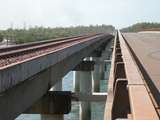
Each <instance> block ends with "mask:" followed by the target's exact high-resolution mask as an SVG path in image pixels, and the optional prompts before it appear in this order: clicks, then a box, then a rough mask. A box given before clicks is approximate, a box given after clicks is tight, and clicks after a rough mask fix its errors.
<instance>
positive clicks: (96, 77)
mask: <svg viewBox="0 0 160 120" xmlns="http://www.w3.org/2000/svg"><path fill="white" fill-rule="evenodd" d="M100 71H101V70H100V65H99V64H95V65H94V71H93V72H92V92H99V91H100V80H101V78H102V76H101V74H100Z"/></svg>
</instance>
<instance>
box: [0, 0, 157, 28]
mask: <svg viewBox="0 0 160 120" xmlns="http://www.w3.org/2000/svg"><path fill="white" fill-rule="evenodd" d="M159 5H160V0H0V29H7V28H9V27H11V26H12V27H13V28H23V27H24V26H27V27H34V26H45V27H69V26H77V25H97V24H98V25H100V24H107V25H113V26H115V27H116V28H119V29H120V28H123V27H127V26H129V25H132V24H134V23H137V22H145V21H146V22H160V6H159Z"/></svg>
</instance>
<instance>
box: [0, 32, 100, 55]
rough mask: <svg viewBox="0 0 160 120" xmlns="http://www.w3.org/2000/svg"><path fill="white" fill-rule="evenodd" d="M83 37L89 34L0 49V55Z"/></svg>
mask: <svg viewBox="0 0 160 120" xmlns="http://www.w3.org/2000/svg"><path fill="white" fill-rule="evenodd" d="M90 35H92V34H90ZM95 35H96V34H95ZM97 35H98V34H97ZM85 36H89V34H88V35H87V34H86V35H79V36H71V37H64V38H56V39H49V40H42V41H36V42H29V43H23V44H17V45H14V46H9V47H3V48H0V53H4V52H9V51H12V50H17V49H24V48H28V47H33V46H37V45H42V44H47V43H53V42H58V41H62V40H68V39H73V38H79V37H85Z"/></svg>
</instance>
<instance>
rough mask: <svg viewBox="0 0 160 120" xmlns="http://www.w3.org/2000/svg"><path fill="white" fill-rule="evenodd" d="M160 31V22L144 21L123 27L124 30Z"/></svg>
mask: <svg viewBox="0 0 160 120" xmlns="http://www.w3.org/2000/svg"><path fill="white" fill-rule="evenodd" d="M151 30H152V31H160V23H153V22H142V23H136V24H134V25H132V26H129V27H126V28H123V29H121V31H122V32H140V31H151Z"/></svg>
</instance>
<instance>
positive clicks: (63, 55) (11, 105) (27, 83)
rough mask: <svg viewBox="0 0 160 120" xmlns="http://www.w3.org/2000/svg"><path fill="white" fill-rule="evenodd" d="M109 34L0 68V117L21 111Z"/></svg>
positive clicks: (9, 119)
mask: <svg viewBox="0 0 160 120" xmlns="http://www.w3.org/2000/svg"><path fill="white" fill-rule="evenodd" d="M111 37H112V36H108V37H105V40H100V38H98V39H94V40H93V41H94V42H93V41H92V42H91V41H88V42H86V43H85V44H83V43H81V44H79V45H75V46H72V47H68V48H66V49H65V50H61V51H60V52H59V53H56V52H55V53H52V54H47V55H46V56H41V57H39V58H37V59H33V60H30V61H26V62H24V63H21V64H19V65H15V66H13V67H11V68H6V69H4V70H0V88H1V89H0V91H4V90H5V91H4V92H1V93H0V120H12V119H14V118H15V117H17V116H18V115H20V114H21V113H22V112H24V111H25V110H26V109H27V108H29V107H30V106H31V105H32V104H34V103H35V102H36V101H37V100H38V99H40V98H41V97H42V96H43V95H44V94H45V93H46V92H47V91H48V90H49V89H50V88H51V87H52V86H53V85H54V84H55V83H56V82H57V81H58V80H61V78H62V77H63V76H64V75H65V74H67V73H68V72H69V71H70V70H73V68H75V66H76V65H77V64H78V63H80V62H81V61H82V60H83V58H84V57H86V56H88V55H89V54H90V53H91V52H93V50H95V49H97V48H98V47H99V46H100V45H101V44H103V43H104V42H106V41H107V40H108V39H109V38H111ZM55 61H57V62H55ZM51 73H52V74H51ZM50 75H51V76H50ZM22 81H23V82H22ZM18 83H19V84H18Z"/></svg>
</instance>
